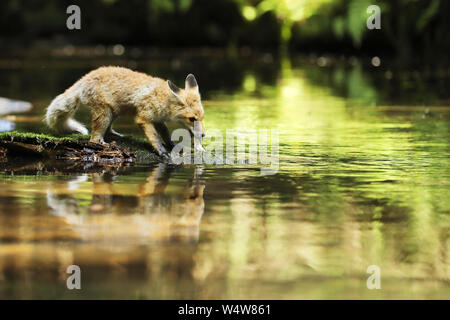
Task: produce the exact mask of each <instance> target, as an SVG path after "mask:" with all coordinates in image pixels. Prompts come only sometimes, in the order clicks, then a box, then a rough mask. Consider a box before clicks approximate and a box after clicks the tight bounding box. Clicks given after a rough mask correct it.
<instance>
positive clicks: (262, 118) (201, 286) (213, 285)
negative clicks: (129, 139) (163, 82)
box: [0, 48, 450, 299]
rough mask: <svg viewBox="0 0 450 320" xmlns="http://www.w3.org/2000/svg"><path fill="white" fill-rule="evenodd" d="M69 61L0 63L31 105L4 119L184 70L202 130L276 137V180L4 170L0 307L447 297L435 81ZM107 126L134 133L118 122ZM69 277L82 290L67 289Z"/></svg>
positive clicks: (299, 63)
mask: <svg viewBox="0 0 450 320" xmlns="http://www.w3.org/2000/svg"><path fill="white" fill-rule="evenodd" d="M70 50H74V49H73V48H72V49H70V48H69V49H67V52H66V53H65V54H64V51H62V53H61V54H57V55H54V56H43V55H38V56H33V57H28V58H27V57H25V58H23V59H14V58H11V57H4V58H0V69H1V72H0V96H1V97H7V98H11V99H18V100H25V101H29V102H31V103H32V104H33V109H32V110H30V111H28V112H25V113H16V114H6V115H1V120H2V121H5V122H8V123H9V126H13V127H15V129H17V130H23V131H33V132H42V131H45V130H46V129H45V128H44V125H43V122H42V118H43V115H44V110H45V108H46V107H47V105H48V104H49V102H50V101H51V99H52V98H53V97H54V96H56V95H57V94H59V93H61V92H63V91H64V90H65V89H66V88H68V87H69V86H70V85H71V84H72V83H73V82H74V81H76V80H77V79H78V78H79V77H81V76H82V75H83V74H84V73H86V72H88V71H90V70H92V69H94V68H96V67H97V66H100V65H121V66H127V67H129V68H132V69H136V70H139V71H143V72H146V73H149V74H151V75H156V76H159V77H162V78H168V79H170V80H172V81H174V82H175V83H177V84H178V85H180V86H182V84H183V83H184V78H185V76H186V75H187V74H188V73H194V74H195V75H196V77H197V80H198V82H199V85H200V91H201V93H202V97H203V105H204V108H205V118H204V124H205V127H206V129H207V132H208V130H219V131H222V132H225V131H226V130H227V129H234V128H240V129H269V130H273V129H276V130H278V131H279V167H278V171H277V173H276V174H274V175H261V172H260V167H259V166H258V165H246V164H227V165H207V164H201V165H194V164H192V165H179V166H175V165H166V164H157V163H148V164H136V165H132V166H120V165H104V166H101V165H95V166H90V165H80V164H70V163H63V164H61V163H45V162H17V161H15V162H6V163H1V164H0V298H3V299H11V298H58V299H59V298H65V299H78V298H87V299H93V298H129V299H139V298H148V299H222V298H223V299H244V298H247V299H322V298H323V299H358V298H363V299H382V298H388V299H423V298H430V299H449V298H450V290H449V280H450V267H449V266H450V260H449V259H450V258H449V252H450V250H449V231H450V200H449V199H450V197H449V195H450V144H449V142H450V97H449V92H450V88H449V81H448V80H449V77H450V70H449V69H446V68H437V69H436V68H435V69H433V68H426V67H423V68H421V67H420V66H410V67H408V68H404V67H399V66H398V65H396V64H394V63H390V62H389V61H384V60H383V59H382V58H381V61H380V62H381V63H380V65H379V66H378V67H376V66H374V64H375V65H376V64H377V61H374V60H373V59H372V57H368V58H355V57H331V56H313V55H310V56H302V57H292V58H291V59H280V58H277V57H275V56H272V55H270V54H260V55H256V56H252V57H244V58H237V57H234V58H233V57H228V56H220V55H215V54H210V55H209V56H208V55H206V54H202V55H199V54H198V55H189V54H187V53H186V54H185V56H183V55H178V56H182V57H183V58H176V55H173V56H170V57H169V58H168V57H158V56H150V57H147V56H145V55H143V54H142V52H141V53H140V51H135V52H134V55H135V58H133V57H132V53H131V52H130V53H129V52H127V53H126V55H125V56H122V57H114V56H107V55H106V56H103V55H100V54H99V55H98V56H97V57H95V58H92V57H91V58H89V57H75V56H70V54H69V53H70V52H69V51H70ZM100 53H101V52H100ZM128 55H129V56H128ZM138 56H139V57H138ZM77 118H79V119H80V120H81V121H83V122H85V123H89V121H88V119H89V113H88V112H86V111H81V113H80V116H78V117H77ZM115 128H116V129H117V130H118V131H121V132H122V133H127V134H133V135H139V136H142V133H141V132H140V131H139V130H138V128H137V127H136V126H135V125H134V123H133V121H132V119H131V118H127V117H125V118H124V119H119V120H118V121H117V125H116V126H115ZM71 264H76V265H79V266H80V268H81V270H82V280H81V281H82V289H81V290H68V289H67V288H66V279H67V277H68V275H67V274H66V268H67V266H68V265H71ZM370 265H377V266H379V267H380V269H381V290H369V289H368V288H367V286H366V280H367V278H368V277H369V275H370V274H368V273H367V268H368V267H369V266H370Z"/></svg>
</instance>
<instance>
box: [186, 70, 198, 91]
mask: <svg viewBox="0 0 450 320" xmlns="http://www.w3.org/2000/svg"><path fill="white" fill-rule="evenodd" d="M184 87H185V89H186V90H187V89H196V90H198V84H197V80H196V79H195V77H194V75H193V74H192V73H190V74H188V76H187V77H186V82H185V86H184Z"/></svg>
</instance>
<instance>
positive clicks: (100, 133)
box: [90, 106, 113, 144]
mask: <svg viewBox="0 0 450 320" xmlns="http://www.w3.org/2000/svg"><path fill="white" fill-rule="evenodd" d="M112 121H113V112H112V110H111V108H110V107H108V106H104V107H96V108H93V109H92V134H91V139H90V141H91V142H94V143H101V144H105V141H104V137H105V133H106V130H108V128H109V127H110V126H111V123H112Z"/></svg>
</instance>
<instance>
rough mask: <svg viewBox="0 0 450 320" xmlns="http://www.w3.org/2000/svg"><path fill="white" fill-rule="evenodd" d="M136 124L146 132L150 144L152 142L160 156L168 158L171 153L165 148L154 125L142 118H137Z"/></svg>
mask: <svg viewBox="0 0 450 320" xmlns="http://www.w3.org/2000/svg"><path fill="white" fill-rule="evenodd" d="M136 124H137V125H138V126H139V127H140V128H141V129H142V130H143V131H144V133H145V136H146V137H147V140H148V142H150V144H151V145H152V147H153V148H154V149H155V151H156V152H157V153H158V155H160V156H164V157H168V155H169V153H168V152H167V150H166V148H165V147H164V146H163V144H162V142H161V139H160V138H159V135H158V132H157V131H156V129H155V126H154V125H153V123H152V122H150V121H146V120H144V119H142V118H136Z"/></svg>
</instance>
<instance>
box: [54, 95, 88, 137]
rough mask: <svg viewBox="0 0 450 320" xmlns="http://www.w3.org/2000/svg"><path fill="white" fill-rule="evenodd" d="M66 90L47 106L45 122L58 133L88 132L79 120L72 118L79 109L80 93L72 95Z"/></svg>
mask: <svg viewBox="0 0 450 320" xmlns="http://www.w3.org/2000/svg"><path fill="white" fill-rule="evenodd" d="M69 93H70V91H69V92H65V93H63V94H60V95H59V96H57V97H56V98H55V99H53V101H52V102H51V103H50V105H49V106H48V108H47V113H46V114H45V122H46V123H47V125H48V126H49V127H50V128H51V129H53V130H55V131H56V132H58V133H72V132H78V133H81V134H88V133H89V131H88V129H86V127H85V126H84V125H83V124H81V123H79V122H78V121H76V120H74V119H72V117H73V115H74V114H75V112H76V111H77V109H78V106H79V102H78V95H73V94H72V95H70V94H69Z"/></svg>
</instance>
